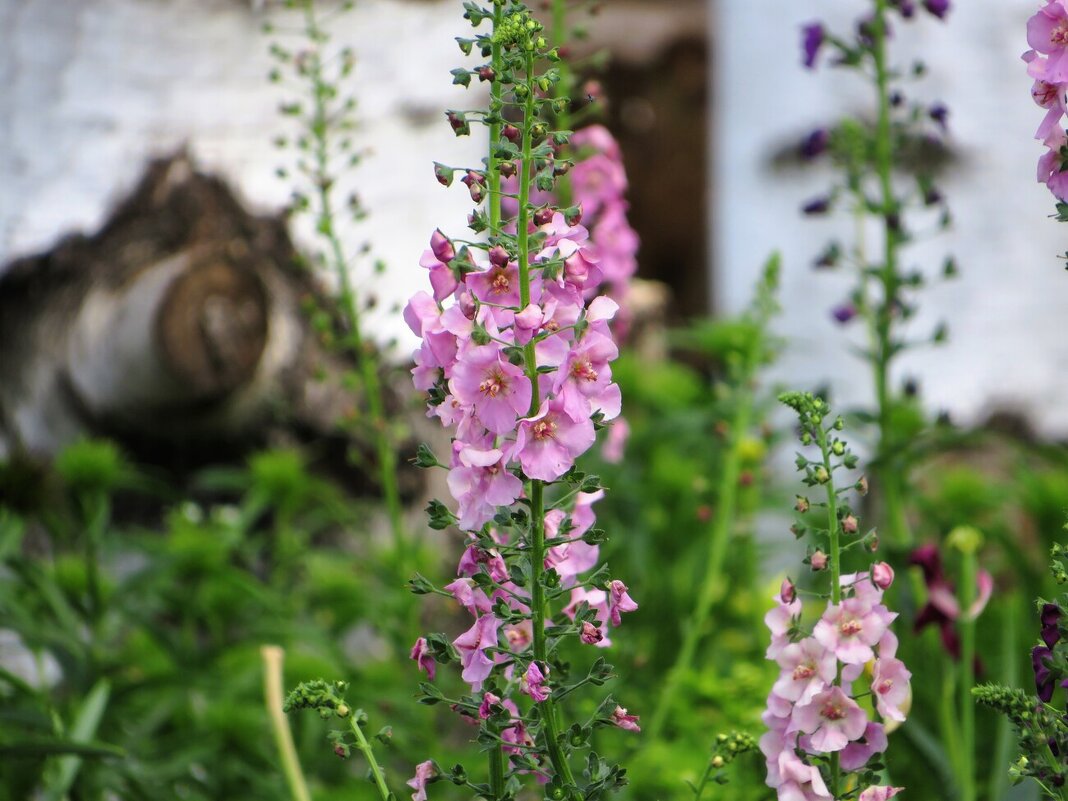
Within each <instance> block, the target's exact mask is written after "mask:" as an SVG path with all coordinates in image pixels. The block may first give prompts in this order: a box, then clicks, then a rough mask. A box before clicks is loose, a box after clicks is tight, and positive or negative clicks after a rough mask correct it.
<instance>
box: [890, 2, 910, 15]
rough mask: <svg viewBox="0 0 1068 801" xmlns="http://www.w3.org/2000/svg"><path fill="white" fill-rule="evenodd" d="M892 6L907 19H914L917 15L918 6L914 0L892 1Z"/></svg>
mask: <svg viewBox="0 0 1068 801" xmlns="http://www.w3.org/2000/svg"><path fill="white" fill-rule="evenodd" d="M890 5H891V6H892V7H894V8H896V9H897V10H898V13H900V14H901V16H902V17H904V18H905V19H912V15H913V14H915V13H916V6H915V4H914V3H913V2H912V0H891V3H890Z"/></svg>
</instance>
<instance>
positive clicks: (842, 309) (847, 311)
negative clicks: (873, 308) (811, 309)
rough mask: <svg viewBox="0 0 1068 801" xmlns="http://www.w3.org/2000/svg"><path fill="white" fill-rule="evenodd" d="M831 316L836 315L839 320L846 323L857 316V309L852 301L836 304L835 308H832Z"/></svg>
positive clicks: (843, 323)
mask: <svg viewBox="0 0 1068 801" xmlns="http://www.w3.org/2000/svg"><path fill="white" fill-rule="evenodd" d="M831 316H832V317H834V319H835V320H836V321H837V322H839V323H841V324H842V325H845V324H846V323H848V322H849V321H850V320H852V319H853V318H854V317H856V316H857V309H856V307H855V306H854V305H853V304H852V303H843V304H842V305H840V306H835V307H834V309H832V310H831Z"/></svg>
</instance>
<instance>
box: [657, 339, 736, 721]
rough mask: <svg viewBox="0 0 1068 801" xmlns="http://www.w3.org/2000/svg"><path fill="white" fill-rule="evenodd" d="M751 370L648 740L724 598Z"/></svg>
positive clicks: (668, 706)
mask: <svg viewBox="0 0 1068 801" xmlns="http://www.w3.org/2000/svg"><path fill="white" fill-rule="evenodd" d="M751 370H752V366H751V360H748V359H747V362H746V365H745V367H744V368H743V370H742V380H741V382H740V388H739V390H738V397H737V406H736V408H735V411H734V417H733V419H732V420H731V427H730V440H729V442H730V446H729V447H728V449H727V454H726V458H725V459H724V462H723V470H722V472H721V473H720V485H719V492H718V494H717V495H716V498H717V506H716V515H715V518H714V519H713V521H712V534H711V538H710V539H711V544H710V547H709V549H708V560H707V562H706V563H705V571H704V582H703V583H702V585H701V589H700V592H699V594H698V597H697V603H696V604H695V606H694V611H693V615H692V617H691V618H690V620H689V621H688V623H687V625H686V630H685V632H684V634H683V640H682V647H681V648H680V649H679V651H678V655H677V656H676V658H675V664H674V665H672V667H671V670H670V671H669V672H668V676H667V679H666V680H665V682H664V689H663V691H662V692H661V694H660V700H659V702H658V703H657V707H656V712H655V713H654V715H653V719H652V723H651V724H650V726H649V733H648V738H649V739H650V740H656V739H657V737H659V735H660V733H661V731H662V730H663V727H664V724H665V722H666V721H667V716H668V714H669V713H670V711H671V704H672V702H673V701H674V699H675V696H676V694H677V693H678V690H679V687H680V685H681V682H682V679H683V677H684V676H685V675H686V673H687V671H689V670H690V667H691V665H692V664H693V659H694V656H695V655H696V652H697V646H698V645H699V644H700V642H701V639H702V637H704V635H705V633H706V632H705V628H706V626H707V625H708V617H709V615H710V614H711V612H712V607H713V605H714V604H715V602H716V601H717V600H718V599H719V598H720V597H722V595H723V589H724V588H723V581H722V578H723V576H722V574H723V561H724V559H725V558H726V555H727V545H728V543H729V542H730V532H731V524H732V523H733V522H734V515H735V509H736V508H737V505H738V481H739V476H740V474H741V452H740V450H739V445H740V443H741V439H742V437H744V436H745V434H746V432H748V430H749V425H750V419H751V417H752V413H753V399H752V396H751V394H750V392H749V391H748V389H747V386H746V385H747V384H748V382H749V380H750V374H751Z"/></svg>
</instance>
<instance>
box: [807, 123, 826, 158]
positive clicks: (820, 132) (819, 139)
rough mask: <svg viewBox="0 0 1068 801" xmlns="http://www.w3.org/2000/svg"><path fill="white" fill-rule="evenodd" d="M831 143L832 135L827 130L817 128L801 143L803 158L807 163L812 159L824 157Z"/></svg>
mask: <svg viewBox="0 0 1068 801" xmlns="http://www.w3.org/2000/svg"><path fill="white" fill-rule="evenodd" d="M830 141H831V134H830V132H829V131H828V130H827V129H826V128H817V129H816V130H814V131H812V132H810V133H809V134H808V136H806V137H805V138H804V139H803V140H802V141H801V148H800V153H801V158H803V159H805V160H806V161H811V160H812V159H814V158H816V157H818V156H821V155H823V153H824V152H826V150H827V145H828V144H830Z"/></svg>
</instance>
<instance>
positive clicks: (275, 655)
mask: <svg viewBox="0 0 1068 801" xmlns="http://www.w3.org/2000/svg"><path fill="white" fill-rule="evenodd" d="M260 655H261V656H262V658H263V701H264V704H266V706H267V714H268V717H270V719H271V733H272V734H273V735H274V744H275V747H276V748H277V749H278V756H279V758H280V759H281V760H282V773H283V774H285V777H286V784H288V785H289V792H290V795H292V796H293V801H311V795H310V794H309V793H308V785H307V783H306V782H305V781H304V772H303V771H302V770H301V767H300V758H299V757H298V756H297V749H296V746H294V745H293V733H292V732H291V731H290V730H289V721H288V720H286V714H285V712H284V711H283V710H282V695H283V693H282V661H283V659H284V658H285V651H283V650H282V649H281V648H280V647H278V646H277V645H265V646H263V647H262V648H260Z"/></svg>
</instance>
